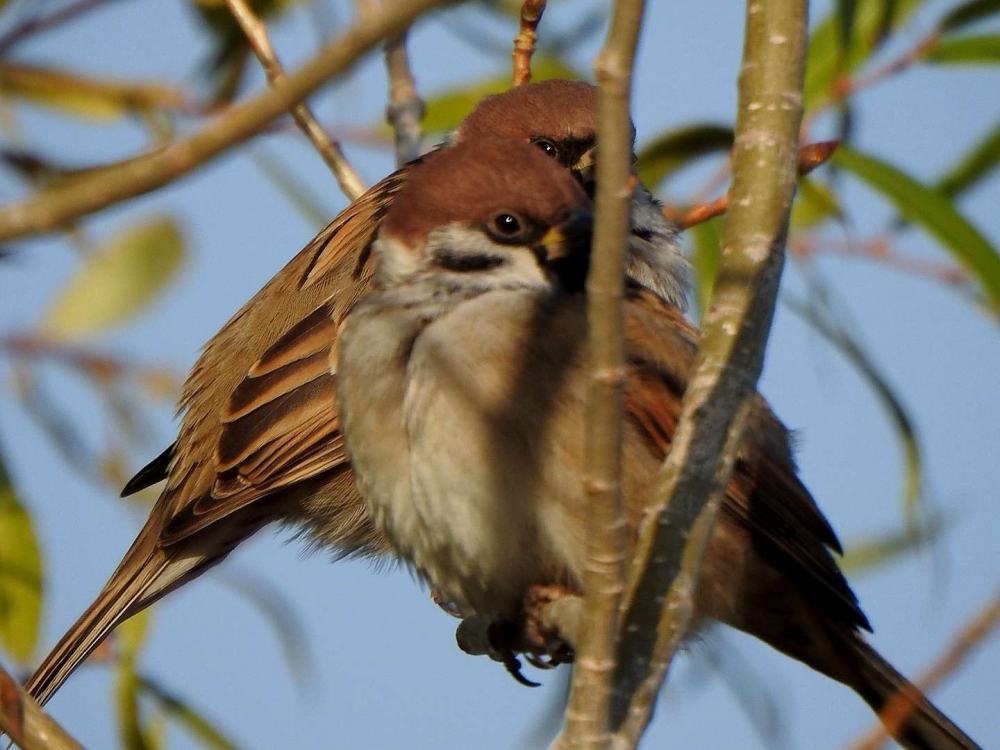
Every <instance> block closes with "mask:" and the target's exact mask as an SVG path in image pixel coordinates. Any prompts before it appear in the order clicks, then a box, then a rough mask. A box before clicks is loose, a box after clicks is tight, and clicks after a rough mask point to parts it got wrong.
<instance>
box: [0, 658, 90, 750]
mask: <svg viewBox="0 0 1000 750" xmlns="http://www.w3.org/2000/svg"><path fill="white" fill-rule="evenodd" d="M4 735H6V736H7V738H9V739H10V740H11V741H12V742H14V743H15V744H16V745H17V746H18V747H20V748H22V749H23V750H83V746H82V745H80V743H78V742H77V741H76V740H74V739H73V738H72V737H70V736H69V734H67V732H66V730H65V729H63V728H62V727H61V726H59V725H58V724H57V723H56V722H55V721H54V720H53V719H52V718H51V717H50V716H49V715H48V714H47V713H45V712H44V711H43V710H42V709H41V707H40V706H39V705H38V704H37V703H35V701H33V700H32V699H31V696H30V695H28V694H27V693H26V692H25V690H24V688H22V687H21V686H20V685H19V684H18V682H17V680H15V679H14V678H13V677H11V676H10V675H9V674H7V672H6V670H4V669H3V667H0V746H4V745H6V744H7V743H6V741H5V739H4Z"/></svg>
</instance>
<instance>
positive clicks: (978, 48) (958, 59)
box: [924, 34, 1000, 65]
mask: <svg viewBox="0 0 1000 750" xmlns="http://www.w3.org/2000/svg"><path fill="white" fill-rule="evenodd" d="M924 60H926V61H927V62H933V63H941V64H944V65H996V64H997V63H1000V35H998V34H986V35H982V36H962V37H955V38H945V39H941V40H939V41H938V42H937V44H935V45H934V46H933V47H931V48H930V49H929V50H928V51H927V54H926V55H924Z"/></svg>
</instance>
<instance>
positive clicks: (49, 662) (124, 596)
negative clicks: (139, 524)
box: [24, 534, 170, 705]
mask: <svg viewBox="0 0 1000 750" xmlns="http://www.w3.org/2000/svg"><path fill="white" fill-rule="evenodd" d="M145 536H146V535H145V534H140V536H139V538H138V539H136V541H135V543H134V544H133V545H132V548H131V549H129V551H128V553H127V554H126V555H125V558H124V559H123V560H122V562H121V564H119V566H118V568H117V570H115V572H114V574H113V575H112V576H111V578H110V579H109V580H108V582H107V583H106V584H105V585H104V588H103V589H102V590H101V593H100V594H98V596H97V598H96V599H95V600H94V602H93V604H91V605H90V606H89V607H87V609H86V610H85V611H84V613H83V614H82V615H80V618H79V619H78V620H77V621H76V622H75V623H74V624H73V626H72V627H71V628H70V629H69V630H68V631H67V632H66V634H65V635H64V636H63V637H62V639H61V640H60V641H59V643H57V644H56V646H55V648H53V649H52V651H50V652H49V654H48V655H47V656H46V657H45V659H44V660H43V661H42V663H41V664H40V665H39V666H38V669H36V670H35V673H34V674H33V675H32V676H31V678H30V679H29V680H28V681H27V683H25V686H24V687H25V689H26V690H27V691H28V693H29V694H30V695H31V697H32V698H34V699H35V700H36V701H38V703H39V704H42V705H44V704H45V703H46V702H47V701H48V700H49V698H51V697H52V695H53V694H54V693H55V692H56V691H57V690H58V689H59V688H60V687H61V686H62V684H63V683H64V682H65V681H66V679H67V678H68V677H69V676H70V675H71V674H72V673H73V672H74V671H75V670H76V668H77V667H79V666H80V664H82V663H83V662H84V661H85V660H86V658H87V657H88V656H90V654H91V653H93V651H94V649H96V648H97V647H98V646H99V645H100V644H101V643H102V642H103V641H104V639H105V638H107V636H108V634H109V633H110V632H111V631H112V630H114V628H115V627H116V626H117V625H118V624H119V623H120V622H122V621H123V620H125V619H127V618H128V617H131V616H132V615H134V614H136V613H137V612H139V611H141V610H142V609H144V608H145V607H147V606H149V605H150V604H151V603H152V602H153V601H155V599H157V598H159V596H162V593H160V592H159V590H160V589H162V588H163V584H165V583H167V584H168V583H170V582H168V581H162V580H160V579H161V578H162V576H163V573H164V571H165V570H167V568H168V566H169V563H170V560H169V558H168V557H167V555H165V554H164V553H163V552H162V550H159V549H157V548H156V546H155V544H151V543H149V542H148V541H147V540H146V539H144V537H145Z"/></svg>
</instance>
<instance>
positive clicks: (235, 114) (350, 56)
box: [0, 0, 448, 242]
mask: <svg viewBox="0 0 1000 750" xmlns="http://www.w3.org/2000/svg"><path fill="white" fill-rule="evenodd" d="M445 2H448V0H394V2H393V3H391V4H389V5H386V7H385V9H384V10H383V11H382V12H381V13H379V14H377V15H373V16H372V17H371V18H369V19H365V20H359V21H357V22H356V23H354V24H352V25H351V26H350V27H348V28H347V29H346V30H345V31H344V33H343V34H341V35H340V36H339V37H337V38H336V39H333V40H332V41H330V42H329V43H328V44H326V45H324V46H323V48H322V49H321V50H320V51H319V52H318V53H317V54H316V55H315V56H314V57H313V59H312V60H310V61H309V62H308V63H306V64H305V65H303V66H302V67H301V68H299V69H298V70H297V71H295V72H294V73H292V74H291V75H290V76H289V77H288V79H287V80H286V81H284V82H283V83H281V84H279V85H278V86H277V87H275V88H273V89H271V90H269V91H265V92H263V93H261V94H259V95H257V96H256V97H254V98H253V99H251V100H249V101H247V102H245V103H243V104H239V105H237V106H235V107H233V108H232V109H229V110H227V111H226V113H225V114H224V115H222V116H220V117H218V118H217V119H215V120H214V121H213V122H212V123H210V124H209V125H207V126H205V127H204V128H203V129H202V130H200V131H198V132H197V133H195V134H194V135H192V136H190V137H189V138H186V139H184V140H183V141H178V142H177V143H174V144H172V145H170V146H167V147H165V148H162V149H158V150H156V151H152V152H150V153H148V154H145V155H143V156H140V157H137V158H135V159H132V160H130V161H129V162H128V163H127V164H123V165H121V166H118V167H113V168H109V169H106V170H102V171H101V172H99V173H98V174H94V175H91V176H89V177H87V178H85V179H81V180H79V181H77V180H70V181H67V182H66V183H63V184H61V185H59V186H58V187H54V188H52V189H50V190H47V191H45V192H43V193H41V194H39V195H37V196H35V197H33V198H30V199H28V200H26V201H21V202H18V203H14V204H10V205H7V206H6V207H4V208H3V209H0V242H3V241H6V240H11V239H14V238H17V237H23V236H26V235H30V234H37V233H40V232H51V231H55V230H58V229H59V228H60V227H63V226H65V225H66V224H67V223H68V222H70V221H72V220H73V219H76V218H79V217H81V216H84V215H86V214H89V213H93V212H95V211H99V210H100V209H102V208H106V207H108V206H111V205H114V204H116V203H120V202H121V201H124V200H126V199H128V198H134V197H136V196H138V195H143V194H145V193H148V192H150V191H152V190H155V189H156V188H159V187H161V186H163V185H165V184H167V183H169V182H172V181H173V180H176V179H177V178H179V177H181V176H183V175H185V174H187V173H188V172H190V171H192V170H193V169H195V168H196V167H199V166H201V165H202V164H205V163H206V162H208V161H209V160H211V159H212V158H214V157H216V156H218V155H219V154H221V153H223V152H224V151H226V150H227V149H230V148H232V147H233V146H235V145H237V144H238V143H242V142H243V141H245V140H247V139H248V138H250V137H251V136H253V135H255V134H256V133H257V132H258V131H259V130H260V129H261V128H263V127H264V126H266V125H267V124H268V123H269V122H271V121H272V120H274V119H275V118H277V117H279V116H281V115H282V114H284V113H285V112H287V111H288V110H289V109H290V108H291V107H292V106H293V105H294V104H295V103H296V102H299V101H302V99H303V98H305V97H306V96H308V95H309V94H311V93H312V92H313V91H315V90H316V89H318V88H319V87H320V86H322V85H324V84H326V83H328V82H329V81H330V80H331V79H332V78H334V77H335V76H337V75H340V74H341V73H343V72H345V71H346V70H348V69H349V68H350V67H351V66H352V65H354V64H355V63H356V62H357V61H358V59H359V58H360V57H361V56H362V55H363V54H364V53H365V52H367V51H368V50H370V49H371V48H372V47H374V46H375V45H376V44H378V42H379V41H380V40H382V39H385V38H386V37H388V36H392V35H393V34H399V33H400V32H401V31H402V30H403V29H405V28H407V27H409V26H410V25H412V23H413V22H414V20H416V18H417V17H418V16H420V15H421V14H422V13H426V12H427V11H428V10H430V9H431V8H434V7H435V6H438V5H443V4H444V3H445Z"/></svg>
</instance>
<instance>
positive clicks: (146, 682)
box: [137, 676, 237, 750]
mask: <svg viewBox="0 0 1000 750" xmlns="http://www.w3.org/2000/svg"><path fill="white" fill-rule="evenodd" d="M137 681H138V687H139V689H140V690H141V691H142V692H143V693H145V694H147V695H149V696H151V697H152V698H153V699H154V700H155V701H156V702H157V704H158V705H159V706H160V708H161V709H162V710H163V712H164V713H165V714H166V715H167V717H168V718H170V719H173V720H174V721H175V722H177V723H178V724H179V725H180V726H181V727H183V728H184V729H185V730H187V732H188V733H189V734H190V735H191V736H192V737H194V738H195V739H196V740H198V741H199V742H200V743H201V744H202V745H203V746H204V747H210V748H215V749H216V750H236V748H237V745H236V743H234V742H233V741H232V740H230V739H229V738H228V737H226V736H225V735H224V734H223V733H222V732H221V731H220V730H219V729H217V728H216V727H215V726H213V725H212V723H211V722H210V721H209V720H208V719H206V718H205V717H204V716H202V715H201V714H200V713H198V711H196V710H195V709H194V708H193V707H192V706H191V705H190V704H189V703H187V702H185V701H183V700H181V699H180V698H178V697H177V696H176V695H174V694H172V693H170V692H168V691H167V690H166V689H164V688H163V687H161V686H160V685H159V684H158V683H156V682H154V681H153V680H151V679H149V678H148V677H144V676H138V677H137Z"/></svg>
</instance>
